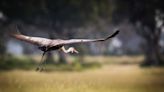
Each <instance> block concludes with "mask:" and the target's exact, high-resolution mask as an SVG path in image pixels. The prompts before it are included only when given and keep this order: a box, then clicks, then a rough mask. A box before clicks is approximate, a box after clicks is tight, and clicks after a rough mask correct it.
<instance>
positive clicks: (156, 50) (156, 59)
mask: <svg viewBox="0 0 164 92" xmlns="http://www.w3.org/2000/svg"><path fill="white" fill-rule="evenodd" d="M159 37H160V35H159ZM159 37H158V36H157V37H155V36H154V39H147V43H146V46H145V47H146V48H144V50H145V61H144V62H143V64H142V65H143V66H161V65H164V62H163V59H162V54H161V52H160V46H159V39H158V38H159Z"/></svg>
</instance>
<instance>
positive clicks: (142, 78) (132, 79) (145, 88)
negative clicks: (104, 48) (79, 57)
mask: <svg viewBox="0 0 164 92" xmlns="http://www.w3.org/2000/svg"><path fill="white" fill-rule="evenodd" d="M85 59H86V60H88V61H89V62H92V60H93V59H95V61H97V62H101V63H103V67H101V68H97V69H89V70H85V71H81V72H77V71H64V72H60V71H54V72H35V71H34V70H33V71H32V70H29V71H25V70H11V71H1V72H0V92H164V68H162V67H161V68H155V67H151V68H141V67H139V66H138V63H139V61H141V60H142V59H143V58H142V57H94V58H93V57H86V58H85ZM93 61H94V60H93Z"/></svg>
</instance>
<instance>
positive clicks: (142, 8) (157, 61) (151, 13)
mask: <svg viewBox="0 0 164 92" xmlns="http://www.w3.org/2000/svg"><path fill="white" fill-rule="evenodd" d="M163 3H164V1H163V0H116V1H115V5H116V8H115V12H114V21H116V22H118V21H119V20H122V19H125V18H128V19H130V21H131V22H132V23H134V24H135V25H136V27H137V28H138V30H137V31H136V32H137V33H138V34H139V35H140V36H141V37H143V38H144V39H145V45H144V52H145V56H146V58H145V62H144V63H143V65H157V66H158V65H163V64H164V60H163V59H162V54H161V53H160V46H159V40H160V35H161V29H162V28H161V27H162V26H163V21H164V19H162V18H160V19H159V17H160V16H161V14H162V13H161V12H164V8H163ZM120 16H122V17H120ZM158 20H160V21H162V22H160V24H159V23H158V22H159V21H158ZM157 24H158V25H157Z"/></svg>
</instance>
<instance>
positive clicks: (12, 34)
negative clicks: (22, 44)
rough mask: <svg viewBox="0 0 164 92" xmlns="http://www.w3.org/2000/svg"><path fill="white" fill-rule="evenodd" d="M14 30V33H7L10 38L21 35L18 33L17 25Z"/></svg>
mask: <svg viewBox="0 0 164 92" xmlns="http://www.w3.org/2000/svg"><path fill="white" fill-rule="evenodd" d="M15 29H16V30H15V31H12V32H10V33H9V35H10V36H12V37H15V36H17V35H21V32H20V31H19V27H18V25H16V28H15Z"/></svg>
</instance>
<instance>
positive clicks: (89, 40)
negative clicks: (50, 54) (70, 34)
mask: <svg viewBox="0 0 164 92" xmlns="http://www.w3.org/2000/svg"><path fill="white" fill-rule="evenodd" d="M118 33H119V30H116V31H115V32H114V33H113V34H112V35H110V36H108V37H107V38H102V39H70V40H62V41H61V44H62V45H67V44H75V43H87V42H98V41H105V40H108V39H110V38H112V37H115V36H116V35H117V34H118Z"/></svg>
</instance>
